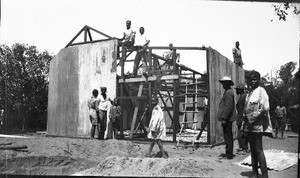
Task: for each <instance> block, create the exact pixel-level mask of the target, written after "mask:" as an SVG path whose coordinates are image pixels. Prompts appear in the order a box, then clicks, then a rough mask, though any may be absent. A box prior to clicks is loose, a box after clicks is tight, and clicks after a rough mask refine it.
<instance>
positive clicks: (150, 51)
mask: <svg viewBox="0 0 300 178" xmlns="http://www.w3.org/2000/svg"><path fill="white" fill-rule="evenodd" d="M149 53H150V58H149V61H148V62H149V69H148V75H149V76H151V75H152V73H153V72H154V71H153V69H152V49H149ZM153 58H154V57H153Z"/></svg>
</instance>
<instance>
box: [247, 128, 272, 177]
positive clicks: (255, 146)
mask: <svg viewBox="0 0 300 178" xmlns="http://www.w3.org/2000/svg"><path fill="white" fill-rule="evenodd" d="M262 136H263V133H260V132H257V133H256V132H250V133H249V143H250V151H251V164H252V171H253V173H254V174H255V175H257V176H258V164H259V166H260V170H261V173H262V175H263V177H268V167H267V162H266V158H265V154H264V151H263V145H262Z"/></svg>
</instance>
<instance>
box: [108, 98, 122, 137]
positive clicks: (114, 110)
mask: <svg viewBox="0 0 300 178" xmlns="http://www.w3.org/2000/svg"><path fill="white" fill-rule="evenodd" d="M120 117H121V107H120V105H119V100H118V99H117V98H115V99H114V102H113V105H112V106H111V107H110V111H109V119H110V121H111V122H112V129H113V134H114V136H113V138H114V139H116V138H117V134H118V130H119V122H120Z"/></svg>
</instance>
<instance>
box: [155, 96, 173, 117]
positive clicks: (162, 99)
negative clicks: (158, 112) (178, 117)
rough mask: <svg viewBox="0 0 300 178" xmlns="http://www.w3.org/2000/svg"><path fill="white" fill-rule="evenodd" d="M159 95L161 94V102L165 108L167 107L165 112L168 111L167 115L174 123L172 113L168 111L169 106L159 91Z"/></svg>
mask: <svg viewBox="0 0 300 178" xmlns="http://www.w3.org/2000/svg"><path fill="white" fill-rule="evenodd" d="M158 94H159V96H160V99H161V101H162V102H163V104H164V106H165V107H164V108H165V110H166V111H167V113H168V115H169V117H170V119H171V121H172V123H173V118H172V115H171V113H170V111H169V109H168V106H167V104H166V102H165V100H164V98H163V97H162V94H161V93H160V92H159V91H158Z"/></svg>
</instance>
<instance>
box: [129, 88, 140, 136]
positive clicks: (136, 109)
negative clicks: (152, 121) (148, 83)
mask: <svg viewBox="0 0 300 178" xmlns="http://www.w3.org/2000/svg"><path fill="white" fill-rule="evenodd" d="M142 92H143V83H141V84H140V87H139V92H138V95H137V96H141V95H142ZM138 110H139V107H138V106H136V107H135V108H134V112H133V118H132V122H131V128H130V133H129V138H132V135H133V132H134V126H135V122H136V118H137V114H138Z"/></svg>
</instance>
